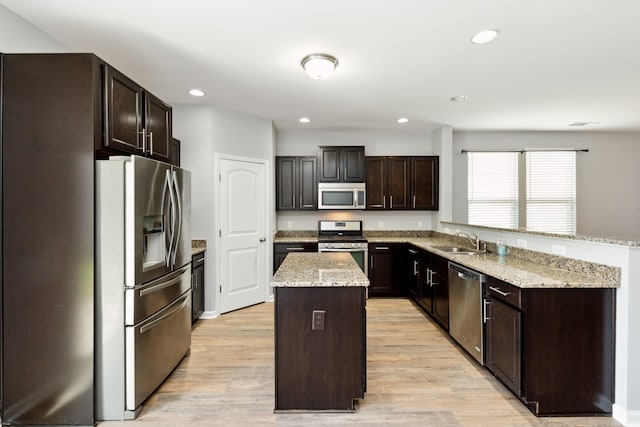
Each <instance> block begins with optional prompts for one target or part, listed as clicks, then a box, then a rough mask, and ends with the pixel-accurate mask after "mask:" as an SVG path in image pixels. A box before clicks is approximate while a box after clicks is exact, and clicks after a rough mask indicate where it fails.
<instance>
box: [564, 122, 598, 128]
mask: <svg viewBox="0 0 640 427" xmlns="http://www.w3.org/2000/svg"><path fill="white" fill-rule="evenodd" d="M597 124H600V122H573V123H571V124H570V125H569V126H578V127H581V126H592V125H597Z"/></svg>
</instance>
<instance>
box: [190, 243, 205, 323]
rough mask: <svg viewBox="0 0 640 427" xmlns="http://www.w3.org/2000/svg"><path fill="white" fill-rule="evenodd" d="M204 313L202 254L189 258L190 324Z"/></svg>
mask: <svg viewBox="0 0 640 427" xmlns="http://www.w3.org/2000/svg"><path fill="white" fill-rule="evenodd" d="M203 312H204V252H201V253H199V254H196V255H194V256H193V257H191V322H192V323H193V322H195V321H196V320H198V318H199V317H200V315H201V314H202V313H203Z"/></svg>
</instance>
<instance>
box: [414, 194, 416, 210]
mask: <svg viewBox="0 0 640 427" xmlns="http://www.w3.org/2000/svg"><path fill="white" fill-rule="evenodd" d="M415 208H416V196H413V209H415Z"/></svg>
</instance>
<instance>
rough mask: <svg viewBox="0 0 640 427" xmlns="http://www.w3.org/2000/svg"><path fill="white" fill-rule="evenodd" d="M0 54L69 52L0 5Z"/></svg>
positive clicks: (60, 44)
mask: <svg viewBox="0 0 640 427" xmlns="http://www.w3.org/2000/svg"><path fill="white" fill-rule="evenodd" d="M0 52H2V53H35V52H37V53H48V52H69V49H68V48H67V47H66V46H64V45H63V44H62V43H60V42H59V41H57V40H55V39H54V38H52V37H50V36H49V35H48V34H46V33H45V32H43V31H42V30H41V29H39V28H37V27H35V26H33V25H32V24H31V23H29V22H28V21H25V20H24V19H23V18H22V17H20V16H18V15H16V14H15V13H13V11H11V10H9V9H7V8H6V7H4V6H3V5H0Z"/></svg>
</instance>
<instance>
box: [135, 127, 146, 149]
mask: <svg viewBox="0 0 640 427" xmlns="http://www.w3.org/2000/svg"><path fill="white" fill-rule="evenodd" d="M138 134H139V135H142V152H143V153H144V152H145V151H146V150H147V134H146V132H145V129H144V128H142V131H140V132H138ZM136 148H137V149H140V144H138V141H136Z"/></svg>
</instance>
